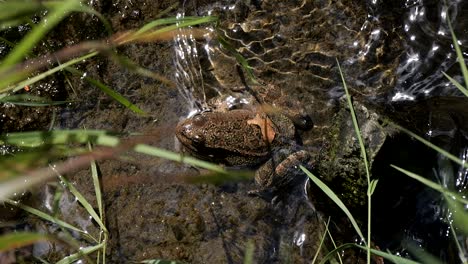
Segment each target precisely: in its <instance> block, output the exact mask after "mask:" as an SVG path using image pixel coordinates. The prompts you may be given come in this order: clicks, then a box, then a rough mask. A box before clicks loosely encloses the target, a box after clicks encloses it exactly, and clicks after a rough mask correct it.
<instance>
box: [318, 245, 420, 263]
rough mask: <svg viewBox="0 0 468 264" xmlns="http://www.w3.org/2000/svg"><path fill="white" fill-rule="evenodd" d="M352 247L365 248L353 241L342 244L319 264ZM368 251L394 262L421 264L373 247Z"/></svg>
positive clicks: (365, 248)
mask: <svg viewBox="0 0 468 264" xmlns="http://www.w3.org/2000/svg"><path fill="white" fill-rule="evenodd" d="M352 247H356V248H360V249H362V250H367V247H363V246H360V245H357V244H353V243H347V244H343V245H341V246H339V247H337V248H335V249H334V250H332V251H330V252H329V253H328V254H327V255H326V256H325V257H324V258H323V259H322V261H321V262H320V264H325V263H326V262H327V261H329V260H330V259H331V258H332V257H333V255H335V254H340V252H342V251H343V250H345V249H348V248H352ZM370 251H371V253H372V254H375V255H377V256H381V257H383V258H385V259H388V260H390V261H393V262H394V263H396V264H421V263H420V262H416V261H414V260H410V259H406V258H402V257H400V256H397V255H393V254H389V253H386V252H383V251H380V250H375V249H372V248H371V249H370Z"/></svg>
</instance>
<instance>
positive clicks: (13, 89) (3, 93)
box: [0, 52, 99, 98]
mask: <svg viewBox="0 0 468 264" xmlns="http://www.w3.org/2000/svg"><path fill="white" fill-rule="evenodd" d="M98 54H99V53H98V52H91V53H89V54H86V55H83V56H81V57H78V58H75V59H72V60H69V61H67V62H65V63H63V64H60V65H58V66H56V67H54V68H52V69H50V70H48V71H45V72H43V73H41V74H38V75H36V76H34V77H31V78H28V79H26V80H24V81H22V82H19V83H18V84H16V86H8V84H10V83H13V82H16V81H18V80H21V79H24V77H26V75H22V74H19V73H15V75H14V76H12V77H10V78H8V79H6V80H4V81H0V93H1V94H0V98H2V97H5V96H7V94H6V92H17V91H19V90H21V89H23V88H24V87H25V86H27V85H31V84H33V83H35V82H37V81H40V80H42V79H44V78H45V77H47V76H50V75H52V74H54V73H56V72H58V71H61V70H63V69H64V68H66V67H68V66H71V65H73V64H76V63H79V62H83V61H84V60H86V59H89V58H91V57H94V56H96V55H98ZM2 87H3V88H2Z"/></svg>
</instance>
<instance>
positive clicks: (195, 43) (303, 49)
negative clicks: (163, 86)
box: [174, 0, 468, 261]
mask: <svg viewBox="0 0 468 264" xmlns="http://www.w3.org/2000/svg"><path fill="white" fill-rule="evenodd" d="M265 2H266V4H265V6H267V4H268V2H269V1H265ZM330 3H331V2H329V1H315V2H314V3H313V4H312V3H310V2H309V1H292V2H291V3H288V4H286V3H281V4H278V5H279V6H278V8H277V9H276V10H272V12H276V13H274V14H273V15H271V16H269V15H268V14H265V13H264V12H265V11H258V15H257V16H253V18H252V17H244V13H243V12H244V10H246V9H247V8H252V7H251V6H250V7H246V5H245V3H243V2H242V1H225V2H217V3H214V4H210V5H206V6H201V7H199V9H198V10H197V12H198V14H202V15H210V14H215V15H218V16H220V19H221V21H222V23H223V22H224V24H223V25H222V27H220V29H219V31H218V33H219V34H221V35H222V36H223V37H224V38H225V39H227V40H228V41H229V42H230V44H231V45H232V47H233V48H234V49H235V50H236V51H237V52H238V53H239V54H241V55H242V56H243V57H244V58H245V59H246V60H247V62H248V63H249V65H250V66H251V67H252V69H253V72H254V74H255V76H256V77H257V78H258V80H259V81H260V82H269V81H274V82H276V83H277V84H278V85H280V86H282V87H286V88H287V89H292V88H291V87H293V86H294V87H298V89H303V90H305V92H307V93H308V94H309V95H310V94H311V95H312V96H311V97H312V98H313V100H314V101H313V103H314V104H315V105H320V104H322V105H323V107H322V108H323V109H325V108H327V107H330V104H329V100H331V99H335V98H338V97H340V96H342V95H343V90H342V87H341V83H340V80H339V73H338V72H337V70H336V62H335V58H338V59H339V60H340V61H341V62H342V63H343V66H344V67H343V68H344V70H345V74H347V76H346V78H347V81H348V82H349V83H348V84H350V86H351V88H352V89H353V90H354V92H355V93H356V94H358V95H362V96H364V97H365V98H367V99H371V100H372V99H378V100H380V101H383V102H384V103H386V104H391V103H394V102H413V101H417V99H421V98H431V97H436V96H454V95H455V96H461V95H462V94H461V93H460V92H459V91H458V90H457V88H456V87H454V86H453V85H452V84H451V83H450V82H449V81H448V80H447V78H446V77H445V76H444V75H443V74H442V72H446V73H447V74H448V75H450V76H452V77H453V78H454V79H456V80H458V81H459V82H461V83H463V81H462V76H461V72H460V70H459V64H458V62H457V60H456V54H455V51H454V47H453V44H452V38H451V35H450V30H449V25H448V23H447V21H448V18H450V21H451V24H452V26H453V28H454V31H455V33H456V35H457V37H458V44H459V45H460V47H461V48H462V50H464V49H465V48H466V46H467V45H466V41H467V40H468V37H467V36H468V34H467V33H468V30H467V25H468V16H467V15H466V14H468V2H467V1H457V0H452V1H446V3H447V5H445V4H444V1H423V0H406V1H399V2H394V3H393V2H392V3H389V2H387V3H385V1H379V0H372V1H367V6H366V8H367V10H364V11H363V13H359V12H357V13H356V12H355V11H356V10H358V9H353V8H354V7H345V6H340V4H342V3H341V2H340V1H337V3H334V5H336V6H334V5H330ZM252 5H259V6H260V5H262V1H255V2H252ZM258 9H259V10H261V8H258ZM304 20H311V22H310V24H308V22H306V21H304ZM209 30H210V31H212V32H215V28H209ZM388 39H391V40H388ZM174 50H175V65H176V75H175V78H176V81H177V83H178V86H179V89H180V91H181V93H182V94H183V95H184V97H185V98H186V99H187V102H188V104H189V108H190V109H189V111H191V112H193V111H203V110H206V109H209V108H210V99H211V98H214V97H216V96H219V95H224V94H229V93H231V92H232V91H231V88H233V87H234V88H235V87H238V86H242V85H243V82H242V81H243V80H240V79H236V78H235V77H233V75H236V74H237V72H238V70H239V69H238V68H236V66H235V65H236V64H237V63H238V61H236V59H235V54H234V53H233V51H232V50H229V49H226V47H223V46H222V45H221V44H220V43H219V42H218V41H216V40H215V39H213V38H208V37H207V38H205V39H202V40H195V39H193V38H191V36H190V34H187V32H184V30H181V34H180V35H178V36H177V37H176V38H175V40H174ZM464 55H467V54H466V53H464ZM286 88H283V89H286ZM317 108H318V109H319V108H320V107H317ZM464 109H466V108H460V107H458V108H453V109H451V108H450V107H448V108H444V109H438V110H437V109H435V110H432V109H429V110H427V109H426V110H427V111H426V112H427V113H428V114H427V120H429V121H428V126H427V131H425V132H426V137H427V138H428V139H429V140H431V141H435V142H439V143H440V142H442V143H445V146H444V147H445V148H446V149H448V150H449V151H451V152H452V153H455V154H456V155H458V157H459V158H460V159H461V160H462V161H463V162H465V163H466V161H467V156H468V141H467V139H468V138H467V135H468V132H467V131H466V130H465V127H466V125H463V126H457V125H454V126H452V127H450V128H449V130H444V128H441V127H438V126H437V122H434V123H431V121H430V120H431V118H433V116H436V115H435V114H433V113H434V112H433V111H438V112H437V115H443V116H444V118H445V117H446V116H450V115H451V114H456V113H457V111H466V110H464ZM425 118H426V117H425ZM434 118H437V117H434ZM314 121H317V122H316V128H315V129H319V128H320V127H321V125H322V124H321V121H320V118H319V120H314ZM455 123H456V122H455ZM401 147H403V146H400V148H401ZM403 148H404V147H403ZM397 155H398V154H397ZM423 166H425V167H426V168H428V169H429V172H428V175H424V176H426V177H428V178H431V179H432V180H435V181H439V182H440V183H441V184H442V185H443V186H445V187H447V188H448V189H450V190H454V191H456V192H459V193H461V194H463V193H466V187H467V184H468V178H467V175H468V170H467V169H466V168H463V167H462V166H459V165H457V164H454V163H452V162H450V161H448V160H447V159H446V158H444V157H442V156H439V157H438V158H437V159H436V160H435V161H434V164H432V165H431V164H428V163H424V165H423ZM429 174H430V175H429ZM409 184H414V183H411V182H410V183H409ZM395 188H397V187H395ZM402 195H406V196H408V195H415V194H414V193H409V194H408V193H406V194H402ZM400 198H401V199H402V200H405V199H414V204H415V205H416V208H412V210H413V211H414V215H415V219H413V220H414V221H413V222H412V223H410V224H407V225H406V226H403V227H402V230H398V232H403V233H404V235H400V236H398V237H397V238H396V240H397V241H388V240H387V241H383V242H382V245H388V246H389V247H388V248H389V249H392V250H399V252H400V253H401V254H406V253H405V252H406V251H405V250H404V249H402V247H401V246H400V245H399V244H400V242H402V241H401V240H404V239H406V240H410V241H411V242H414V243H415V244H417V245H419V246H422V247H425V246H430V247H433V248H431V249H430V251H431V252H432V253H433V254H435V255H437V257H441V258H442V259H452V260H453V259H454V258H453V257H448V256H447V254H448V253H446V252H444V251H445V250H447V247H448V246H447V244H443V243H449V242H448V241H451V238H452V236H454V235H455V236H456V237H457V239H458V241H457V242H458V244H459V245H460V248H459V250H458V251H457V250H455V252H458V254H459V255H460V256H459V257H460V259H461V260H462V261H463V260H464V261H466V258H465V257H466V248H467V245H466V237H465V236H464V235H462V232H461V230H460V229H459V228H457V227H453V228H451V227H450V225H449V224H447V223H449V222H450V223H451V222H452V221H453V214H452V213H453V212H452V211H451V210H448V208H447V207H446V206H445V203H444V202H443V201H444V200H443V199H442V197H441V195H440V194H439V193H437V192H434V191H431V190H429V189H422V190H421V191H420V193H418V194H417V195H416V197H411V198H407V197H400ZM412 201H413V200H412ZM397 202H398V201H397ZM397 202H395V204H390V205H388V206H389V207H393V206H395V207H398V205H397V204H396V203H397ZM395 213H396V214H401V212H395ZM383 217H385V216H383ZM397 217H400V218H401V217H405V216H402V215H400V216H397ZM386 224H387V225H391V223H386ZM418 225H420V226H421V227H420V226H418ZM380 228H382V229H385V226H381V227H380ZM423 228H427V231H424V230H423ZM431 232H432V233H431ZM375 233H376V234H377V235H378V234H379V230H376V231H375ZM382 233H385V232H382ZM301 234H302V233H300V232H299V233H297V232H296V234H295V235H294V238H292V239H293V240H294V241H296V240H298V239H299V238H300V239H302V238H303V237H305V235H304V234H302V235H301ZM382 237H385V235H383V236H382ZM439 238H440V239H441V241H437V239H439ZM300 239H299V240H300ZM393 239H395V238H394V237H393ZM434 239H435V240H434ZM432 240H434V241H432ZM395 243H396V244H398V245H397V246H395V245H394V244H395ZM440 243H442V244H440ZM391 245H393V246H391ZM434 247H435V248H436V249H434ZM437 247H440V252H437Z"/></svg>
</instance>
